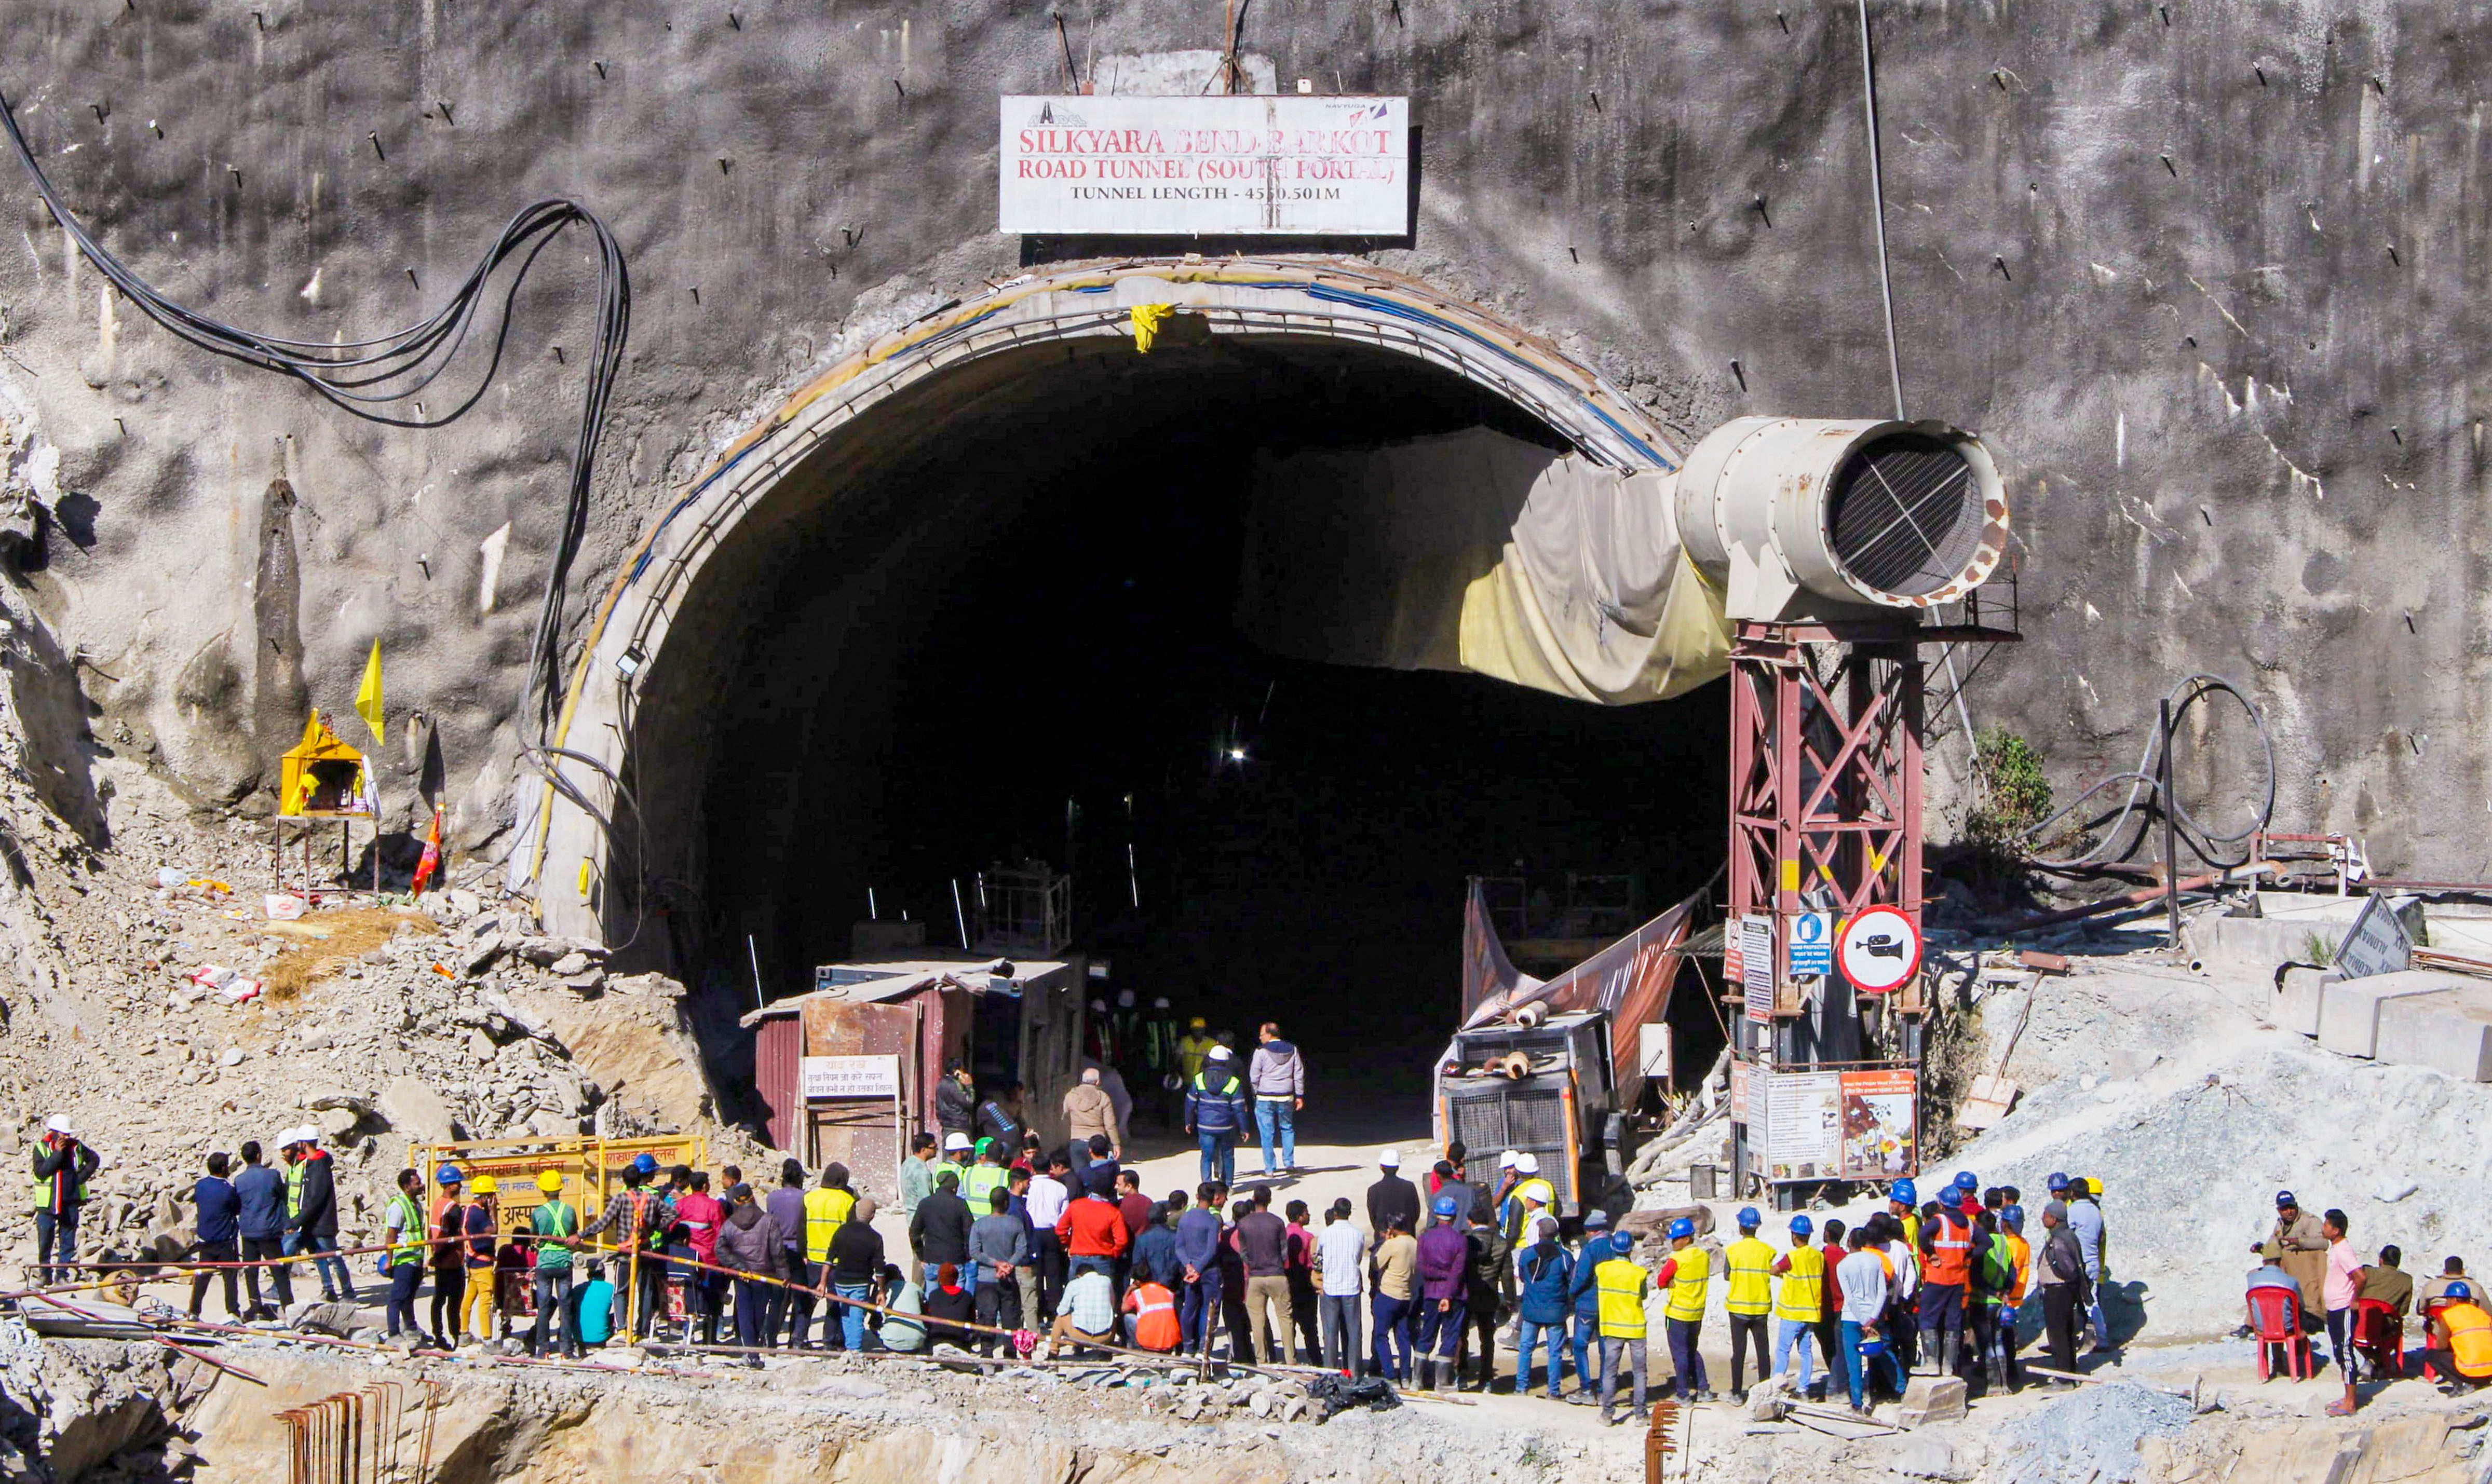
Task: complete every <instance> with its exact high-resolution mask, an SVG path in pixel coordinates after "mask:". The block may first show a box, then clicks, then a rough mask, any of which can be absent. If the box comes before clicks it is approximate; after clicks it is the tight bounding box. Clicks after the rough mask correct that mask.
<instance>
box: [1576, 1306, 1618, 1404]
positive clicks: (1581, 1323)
mask: <svg viewBox="0 0 2492 1484" xmlns="http://www.w3.org/2000/svg"><path fill="white" fill-rule="evenodd" d="M1568 1343H1569V1344H1570V1345H1572V1346H1573V1347H1574V1350H1575V1389H1576V1390H1578V1391H1582V1392H1586V1393H1590V1392H1594V1391H1598V1390H1599V1389H1600V1386H1601V1367H1603V1366H1604V1365H1607V1364H1608V1363H1609V1360H1608V1357H1607V1356H1606V1355H1605V1354H1604V1353H1603V1351H1602V1350H1601V1317H1600V1316H1599V1315H1597V1314H1585V1313H1583V1312H1581V1311H1578V1312H1577V1313H1576V1315H1575V1332H1574V1335H1573V1336H1572V1338H1571V1339H1570V1340H1569V1341H1568Z"/></svg>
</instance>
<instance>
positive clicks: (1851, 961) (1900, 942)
mask: <svg viewBox="0 0 2492 1484" xmlns="http://www.w3.org/2000/svg"><path fill="white" fill-rule="evenodd" d="M1834 957H1835V962H1836V964H1838V965H1841V967H1842V969H1843V977H1844V978H1846V979H1849V980H1851V981H1852V984H1853V987H1854V988H1855V989H1857V990H1859V991H1860V992H1861V993H1863V994H1885V993H1886V992H1887V991H1889V990H1893V989H1895V988H1897V987H1899V986H1901V985H1902V984H1903V983H1904V982H1905V981H1906V980H1908V979H1910V978H1912V977H1913V975H1914V973H1916V972H1918V971H1919V969H1920V966H1921V934H1920V930H1919V929H1918V928H1915V927H1914V926H1913V920H1912V919H1911V918H1909V917H1907V916H1905V915H1904V914H1903V913H1902V912H1900V911H1898V910H1897V909H1895V908H1894V907H1891V906H1873V907H1869V908H1866V909H1865V910H1863V911H1861V912H1860V913H1859V914H1858V915H1857V916H1854V918H1853V919H1852V920H1851V921H1849V922H1846V923H1845V924H1844V925H1843V942H1842V945H1841V946H1840V947H1839V948H1838V949H1837V951H1836V953H1835V956H1834Z"/></svg>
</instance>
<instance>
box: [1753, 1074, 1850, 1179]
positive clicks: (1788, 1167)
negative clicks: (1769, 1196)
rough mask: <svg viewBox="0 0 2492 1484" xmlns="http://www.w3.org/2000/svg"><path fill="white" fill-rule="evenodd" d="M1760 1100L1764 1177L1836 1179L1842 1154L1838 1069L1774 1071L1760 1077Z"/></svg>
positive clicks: (1841, 1093)
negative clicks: (1762, 1083) (1762, 1095)
mask: <svg viewBox="0 0 2492 1484" xmlns="http://www.w3.org/2000/svg"><path fill="white" fill-rule="evenodd" d="M1765 1101H1766V1104H1767V1108H1766V1111H1765V1128H1766V1131H1767V1135H1766V1143H1765V1178H1767V1179H1769V1180H1830V1179H1834V1178H1837V1172H1838V1171H1839V1170H1840V1169H1841V1168H1842V1159H1843V1074H1842V1073H1840V1072H1778V1073H1776V1074H1774V1075H1773V1076H1772V1077H1770V1078H1768V1079H1766V1082H1765Z"/></svg>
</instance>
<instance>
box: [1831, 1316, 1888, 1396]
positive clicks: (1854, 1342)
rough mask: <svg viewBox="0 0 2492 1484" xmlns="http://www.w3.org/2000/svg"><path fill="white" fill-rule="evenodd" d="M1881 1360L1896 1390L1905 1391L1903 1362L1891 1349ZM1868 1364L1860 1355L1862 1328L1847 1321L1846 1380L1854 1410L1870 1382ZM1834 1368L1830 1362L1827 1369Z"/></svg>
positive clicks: (1844, 1325)
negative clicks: (1867, 1370)
mask: <svg viewBox="0 0 2492 1484" xmlns="http://www.w3.org/2000/svg"><path fill="white" fill-rule="evenodd" d="M1881 1358H1883V1359H1884V1361H1885V1362H1886V1366H1887V1369H1888V1371H1889V1373H1890V1375H1889V1380H1893V1381H1894V1383H1895V1390H1896V1391H1897V1392H1901V1391H1902V1390H1903V1389H1904V1378H1903V1362H1902V1361H1900V1360H1898V1359H1897V1358H1896V1356H1895V1352H1894V1350H1892V1349H1891V1348H1890V1349H1888V1350H1887V1351H1886V1353H1885V1354H1884V1356H1883V1357H1881ZM1867 1364H1868V1361H1867V1357H1865V1356H1863V1355H1862V1354H1861V1353H1860V1326H1859V1325H1858V1324H1857V1323H1855V1322H1854V1321H1851V1320H1845V1321H1843V1368H1844V1380H1845V1382H1846V1383H1847V1384H1848V1385H1850V1387H1851V1388H1852V1405H1853V1407H1854V1409H1857V1408H1858V1407H1859V1406H1860V1401H1861V1396H1862V1394H1863V1393H1862V1387H1863V1386H1864V1385H1865V1384H1866V1382H1867V1380H1868V1377H1867V1376H1866V1375H1865V1374H1864V1371H1865V1368H1866V1366H1867ZM1832 1368H1833V1367H1832V1363H1831V1362H1829V1363H1828V1365H1827V1369H1829V1370H1831V1369H1832Z"/></svg>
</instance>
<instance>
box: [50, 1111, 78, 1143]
mask: <svg viewBox="0 0 2492 1484" xmlns="http://www.w3.org/2000/svg"><path fill="white" fill-rule="evenodd" d="M44 1132H45V1133H47V1134H65V1135H67V1136H69V1137H70V1138H72V1139H75V1138H76V1137H77V1130H75V1129H74V1128H71V1127H70V1120H69V1119H67V1118H66V1117H63V1116H62V1115H61V1114H59V1113H54V1114H52V1115H51V1116H50V1117H48V1118H46V1119H44Z"/></svg>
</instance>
